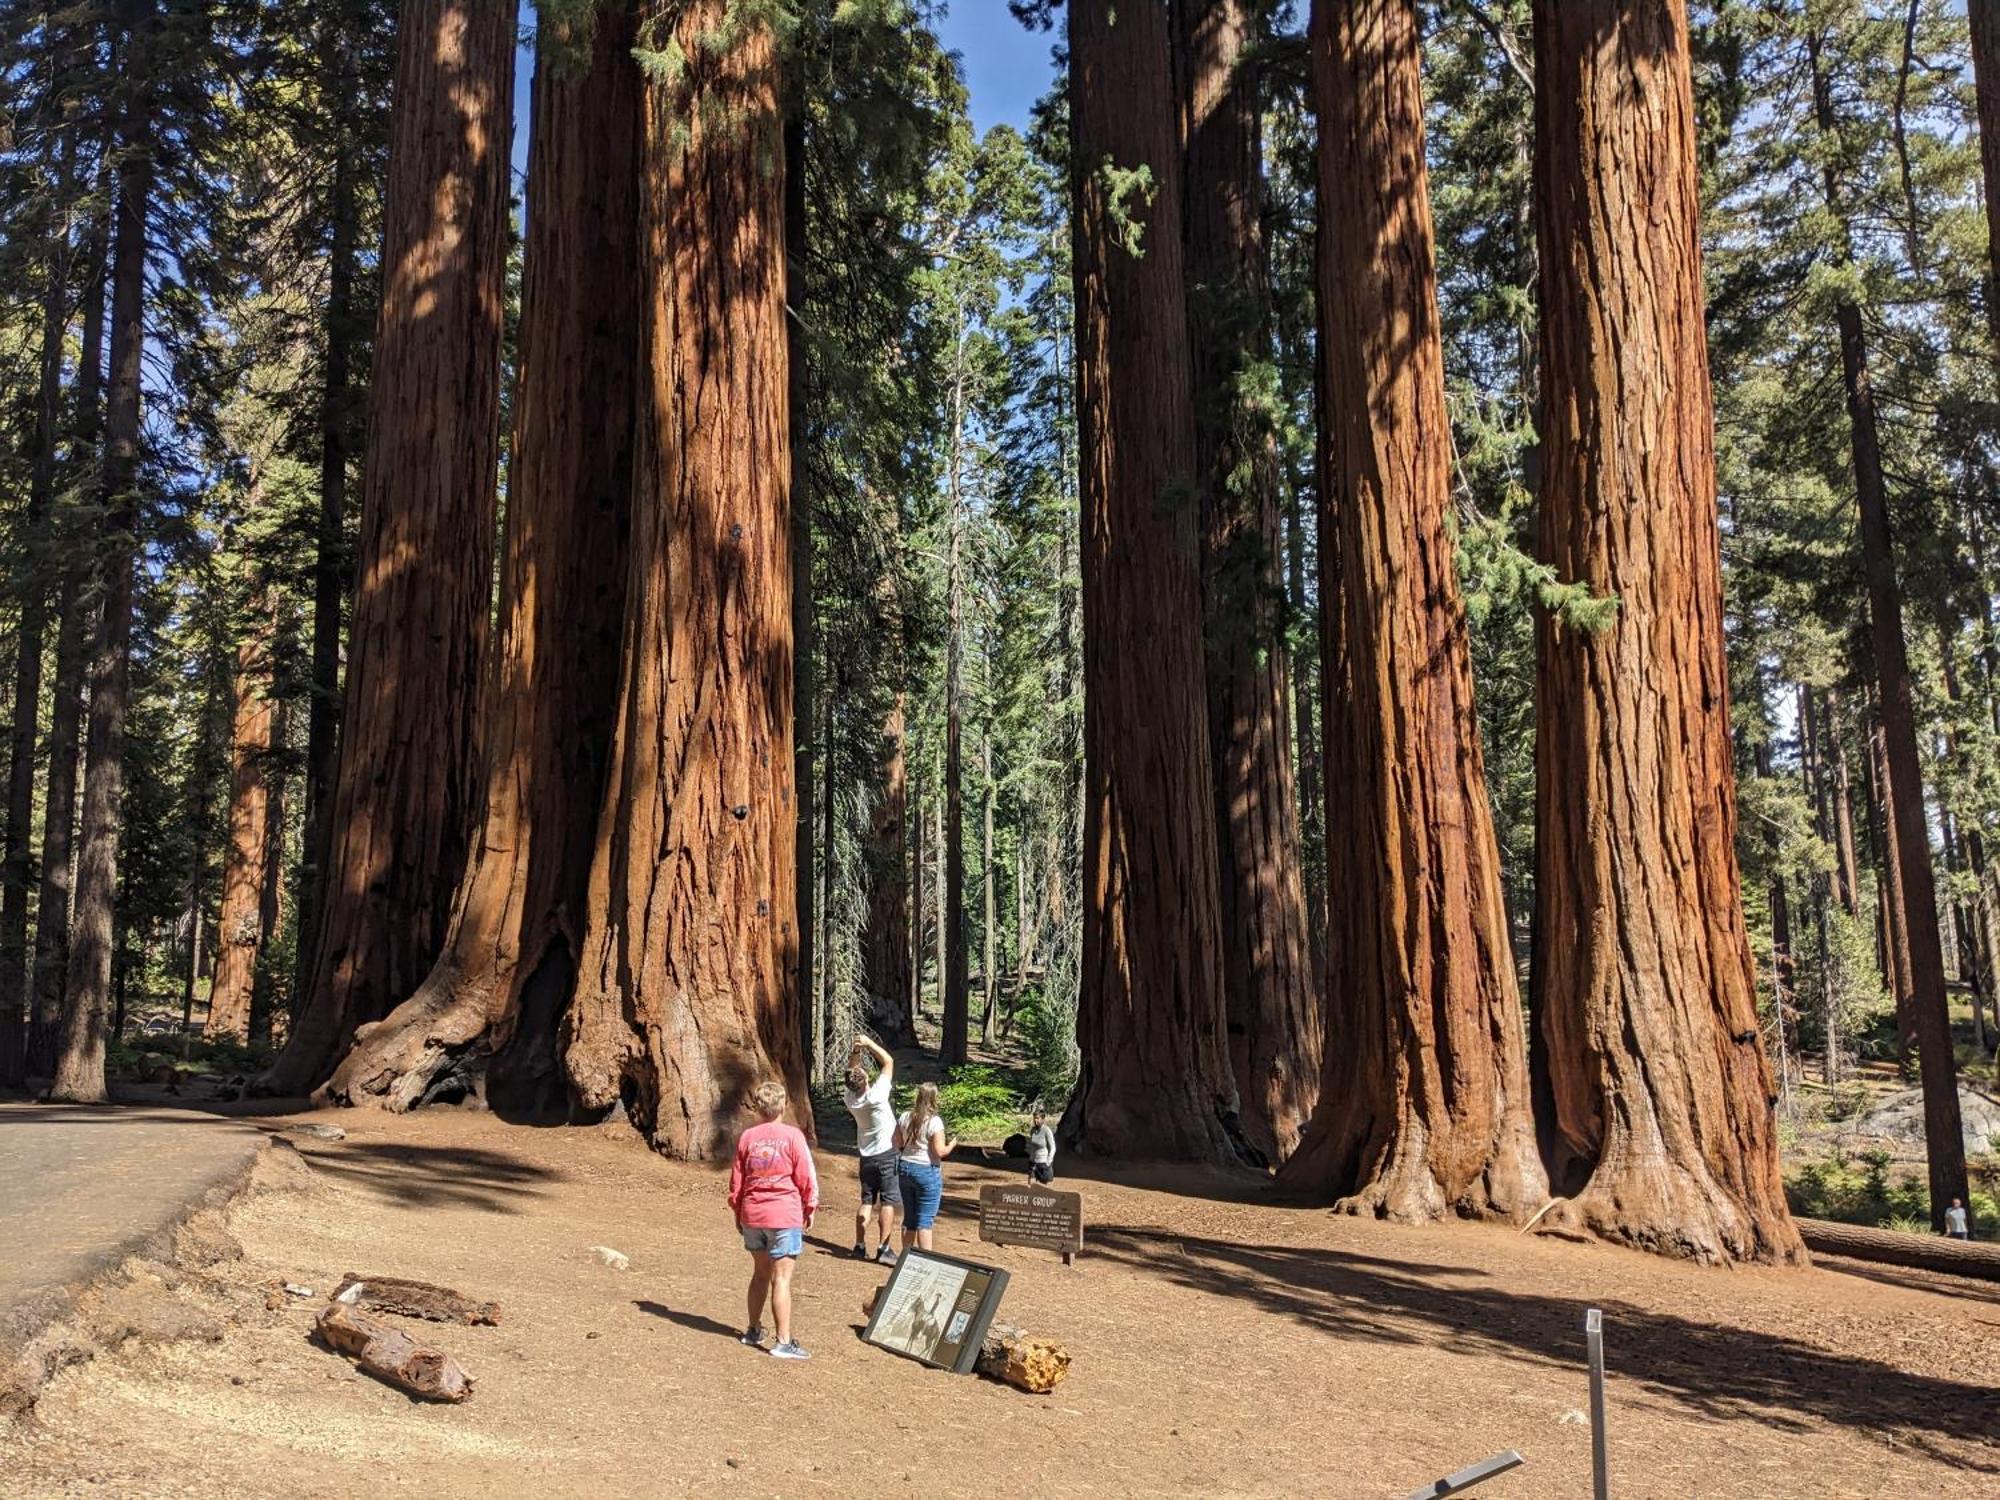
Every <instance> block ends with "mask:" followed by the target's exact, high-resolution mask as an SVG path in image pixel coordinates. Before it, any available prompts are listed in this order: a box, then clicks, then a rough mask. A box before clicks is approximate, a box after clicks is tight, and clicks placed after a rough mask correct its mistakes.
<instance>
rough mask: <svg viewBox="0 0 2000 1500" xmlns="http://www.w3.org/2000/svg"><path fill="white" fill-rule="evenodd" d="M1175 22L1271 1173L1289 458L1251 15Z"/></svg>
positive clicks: (1235, 999) (1183, 6) (1290, 800)
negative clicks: (1279, 426)
mask: <svg viewBox="0 0 2000 1500" xmlns="http://www.w3.org/2000/svg"><path fill="white" fill-rule="evenodd" d="M1178 12H1179V14H1178V22H1179V26H1178V31H1179V37H1178V40H1179V44H1180V47H1181V51H1182V56H1181V67H1180V75H1181V78H1182V83H1183V90H1184V97H1183V101H1182V103H1183V108H1184V111H1185V118H1184V131H1185V139H1186V147H1187V150H1186V167H1187V189H1186V225H1187V277H1188V290H1187V303H1188V327H1189V338H1190V345H1191V357H1192V361H1193V367H1194V414H1195V451H1196V459H1197V464H1198V472H1199V474H1200V476H1201V483H1202V503H1203V515H1202V533H1203V536H1202V541H1203V575H1204V579H1203V581H1204V586H1205V590H1206V613H1207V670H1208V716H1209V754H1210V758H1211V761H1212V763H1213V769H1214V778H1215V824H1216V852H1217V858H1218V867H1219V870H1220V875H1221V878H1220V897H1221V916H1222V939H1223V941H1222V973H1223V985H1224V993H1225V995H1226V1003H1227V1007H1228V1024H1229V1055H1230V1062H1231V1065H1232V1067H1233V1068H1234V1070H1235V1074H1236V1087H1237V1093H1238V1098H1239V1106H1238V1107H1239V1116H1240V1119H1241V1122H1242V1128H1243V1132H1244V1134H1245V1135H1246V1136H1248V1137H1249V1138H1250V1140H1251V1141H1252V1142H1254V1143H1255V1145H1256V1146H1257V1148H1258V1150H1260V1151H1261V1152H1262V1153H1263V1154H1264V1155H1265V1156H1266V1157H1267V1158H1268V1159H1269V1160H1271V1161H1274V1162H1275V1161H1282V1160H1283V1159H1284V1158H1285V1157H1287V1156H1289V1155H1290V1154H1291V1152H1292V1149H1293V1147H1295V1146H1296V1145H1297V1144H1298V1138H1299V1132H1300V1130H1302V1129H1303V1128H1304V1126H1305V1122H1306V1120H1307V1118H1308V1117H1309V1116H1310V1115H1311V1114H1312V1107H1313V1104H1314V1101H1315V1100H1316V1099H1317V1098H1318V1097H1319V1066H1320V1002H1319V992H1318V987H1317V985H1316V984H1315V982H1314V976H1313V965H1312V943H1311V939H1310V937H1309V936H1308V929H1307V925H1306V907H1305V888H1304V884H1303V876H1302V871H1301V861H1300V852H1299V821H1298V804H1297V800H1296V797H1295V794H1294V788H1293V782H1292V748H1291V723H1290V719H1291V702H1290V697H1291V692H1290V676H1291V655H1290V652H1289V651H1287V650H1286V646H1285V637H1284V620H1283V616H1282V613H1281V611H1280V610H1279V608H1278V601H1279V599H1280V598H1281V588H1282V585H1281V583H1280V580H1279V570H1278V550H1279V545H1280V537H1281V527H1282V522H1281V519H1280V516H1279V509H1278V472H1277V462H1276V452H1275V450H1274V447H1273V442H1274V434H1273V431H1272V416H1271V414H1269V413H1268V412H1265V411H1263V410H1261V409H1260V407H1259V402H1258V397H1257V395H1256V394H1255V392H1256V389H1257V387H1256V369H1257V367H1258V366H1259V365H1260V364H1262V363H1264V362H1266V361H1268V360H1269V359H1270V357H1271V352H1270V346H1271V327H1270V325H1271V297H1270V284H1269V272H1268V269H1267V265H1266V258H1265V253H1264V241H1263V230H1262V225H1261V224H1260V222H1259V216H1260V214H1261V211H1262V198H1263V186H1262V184H1263V176H1262V163H1261V161H1260V160H1259V159H1258V147H1259V132H1258V125H1257V110H1258V99H1257V80H1256V74H1255V71H1254V69H1253V67H1252V65H1251V63H1250V61H1249V57H1248V55H1247V49H1248V47H1249V44H1250V42H1251V20H1250V7H1249V5H1248V4H1247V3H1246V0H1179V5H1178Z"/></svg>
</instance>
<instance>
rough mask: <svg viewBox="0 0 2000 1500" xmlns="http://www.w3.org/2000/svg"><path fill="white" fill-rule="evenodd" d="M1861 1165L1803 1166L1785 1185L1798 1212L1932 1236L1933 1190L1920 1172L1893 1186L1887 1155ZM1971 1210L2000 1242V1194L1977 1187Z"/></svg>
mask: <svg viewBox="0 0 2000 1500" xmlns="http://www.w3.org/2000/svg"><path fill="white" fill-rule="evenodd" d="M1861 1163H1862V1165H1861V1167H1860V1169H1859V1170H1857V1169H1856V1168H1855V1167H1853V1166H1852V1165H1850V1164H1848V1163H1847V1162H1846V1161H1844V1160H1840V1159H1836V1160H1832V1161H1816V1162H1809V1163H1807V1164H1806V1165H1805V1166H1802V1167H1800V1168H1799V1169H1798V1170H1797V1171H1795V1172H1793V1173H1792V1174H1791V1176H1790V1177H1789V1178H1788V1179H1787V1180H1786V1183H1785V1198H1786V1200H1787V1201H1788V1202H1789V1203H1790V1204H1791V1207H1792V1212H1793V1213H1795V1214H1800V1215H1802V1216H1804V1217H1806V1218H1810V1219H1832V1220H1834V1221H1835V1222H1836V1223H1842V1224H1862V1225H1868V1226H1870V1227H1873V1228H1876V1229H1900V1230H1904V1231H1906V1232H1908V1233H1910V1234H1929V1233H1930V1232H1931V1195H1930V1188H1929V1187H1928V1185H1927V1184H1926V1183H1925V1182H1924V1181H1923V1180H1922V1179H1921V1178H1920V1177H1919V1176H1918V1175H1917V1174H1916V1173H1914V1172H1905V1173H1903V1174H1902V1175H1901V1176H1900V1177H1898V1178H1897V1179H1896V1180H1895V1181H1893V1182H1892V1181H1890V1178H1889V1165H1890V1158H1889V1154H1888V1153H1887V1152H1886V1151H1869V1152H1867V1153H1865V1154H1864V1155H1863V1156H1862V1158H1861ZM1970 1207H1971V1209H1972V1219H1973V1224H1974V1232H1975V1233H1976V1234H1977V1235H1978V1237H1979V1238H1980V1239H1982V1240H1990V1239H1995V1238H2000V1195H1996V1194H1995V1193H1992V1192H1987V1191H1981V1190H1980V1189H1978V1188H1974V1189H1973V1190H1972V1195H1971V1199H1970Z"/></svg>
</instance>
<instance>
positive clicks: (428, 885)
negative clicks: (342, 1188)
mask: <svg viewBox="0 0 2000 1500" xmlns="http://www.w3.org/2000/svg"><path fill="white" fill-rule="evenodd" d="M514 17H515V5H514V0H480V3H477V4H475V3H473V0H408V3H406V4H405V5H404V6H403V8H402V12H401V18H400V20H399V23H398V28H399V29H398V35H397V47H396V79H395V97H396V101H397V103H396V109H395V111H394V114H393V117H392V121H391V138H390V146H389V181H388V187H387V197H386V200H385V204H384V214H383V218H384V229H383V249H382V264H383V287H382V311H381V318H380V321H379V324H378V327H377V333H376V346H375V365H374V375H373V380H372V383H371V385H370V388H369V412H368V464H367V469H366V473H365V477H364V481H363V485H362V510H361V550H360V558H359V570H358V574H357V578H356V581H355V595H354V612H353V621H352V624H351V626H350V628H349V632H348V647H347V680H346V684H345V688H344V691H343V694H342V699H341V720H340V722H341V745H340V758H339V766H338V769H337V772H336V775H335V779H334V786H333V793H332V798H331V800H330V801H329V802H328V803H326V804H325V805H324V807H323V808H322V811H321V814H320V816H321V817H322V819H324V820H325V821H323V822H322V823H321V825H320V847H321V849H322V850H323V851H324V853H325V856H326V863H325V865H324V866H323V868H322V872H321V874H322V878H321V880H320V882H319V884H318V892H317V896H318V913H317V921H316V924H315V925H316V929H317V931H316V936H315V940H314V948H313V970H312V982H311V986H310V988H309V990H308V991H307V992H306V993H305V994H303V995H301V996H299V997H298V1004H299V1006H300V1010H299V1013H298V1017H297V1021H296V1024H295V1025H294V1027H293V1029H292V1035H291V1040H290V1041H289V1042H288V1043H287V1045H286V1047H285V1050H284V1052H283V1054H281V1055H280V1057H279V1058H278V1061H277V1062H276V1063H275V1064H274V1065H273V1067H272V1069H271V1071H270V1072H269V1073H268V1074H267V1075H266V1076H265V1077H264V1078H263V1079H262V1080H260V1084H259V1087H260V1089H262V1090H263V1091H267V1092H272V1093H295V1092H299V1091H302V1090H305V1089H309V1088H311V1087H313V1086H314V1085H315V1084H318V1083H319V1082H321V1081H322V1080H324V1079H325V1078H326V1076H327V1074H328V1073H329V1072H330V1071H331V1070H332V1069H333V1066H334V1064H335V1063H337V1062H338V1061H339V1060H340V1058H341V1056H342V1055H343V1054H344V1053H345V1052H346V1050H347V1046H348V1043H349V1041H350V1040H351V1039H352V1038H353V1035H354V1031H355V1028H356V1027H357V1026H359V1025H361V1024H363V1023H365V1022H368V1021H373V1020H377V1019H379V1018H380V1017H381V1016H382V1015H384V1014H385V1013H386V1012H387V1011H388V1010H389V1008H390V1007H391V1006H393V1005H394V1004H395V1003H396V1002H397V1000H398V999H400V998H402V997H405V996H408V995H410V994H411V993H413V992H414V991H415V990H416V988H417V986H418V985H419V984H420V983H422V981H423V979H424V977H425V975H427V974H428V973H429V972H430V968H431V964H432V963H433V962H434V961H435V960H436V958H437V956H438V953H439V950H440V947H441V945H442V943H443V941H444V937H445V932H446V925H447V922H448V920H449V918H450V916H451V913H452V910H453V906H454V902H453V897H454V893H455V891H456V890H457V887H458V882H459V877H460V875H461V874H462V872H463V870H464V868H465V857H466V844H467V839H468V837H469V835H470V834H471V832H472V826H473V820H474V817H475V816H476V814H477V813H478V811H479V807H478V794H479V790H480V777H479V770H480V761H479V759H478V754H477V751H478V743H479V741H478V727H479V726H478V716H477V708H478V696H479V687H480V669H481V661H482V657H483V655H484V652H485V649H486V635H487V616H488V613H489V611H490V606H491V591H492V585H493V517H494V503H495V490H496V482H497V479H498V468H499V458H500V454H499V445H500V432H499V425H500V363H501V335H502V324H503V317H504V311H505V301H506V295H505V294H506V286H505V263H506V251H507V207H508V186H509V182H508V144H509V136H510V122H511V119H512V110H513V79H514V40H515V38H514ZM413 393H421V397H420V398H419V397H417V396H415V395H413Z"/></svg>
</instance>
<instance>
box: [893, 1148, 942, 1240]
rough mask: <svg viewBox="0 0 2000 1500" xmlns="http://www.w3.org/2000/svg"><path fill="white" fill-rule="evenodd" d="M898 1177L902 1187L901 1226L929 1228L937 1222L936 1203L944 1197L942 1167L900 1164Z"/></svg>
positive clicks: (909, 1163)
mask: <svg viewBox="0 0 2000 1500" xmlns="http://www.w3.org/2000/svg"><path fill="white" fill-rule="evenodd" d="M898 1178H899V1180H900V1182H901V1184H902V1189H903V1227H904V1228H905V1229H929V1228H930V1227H931V1225H933V1224H935V1223H937V1213H938V1203H939V1201H940V1200H941V1199H942V1198H943V1197H944V1169H943V1168H942V1167H933V1166H918V1165H917V1164H916V1163H915V1162H911V1161H906V1162H903V1163H901V1164H900V1166H899V1170H898Z"/></svg>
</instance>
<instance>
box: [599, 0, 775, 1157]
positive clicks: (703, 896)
mask: <svg viewBox="0 0 2000 1500" xmlns="http://www.w3.org/2000/svg"><path fill="white" fill-rule="evenodd" d="M728 9H729V7H728V6H727V5H726V4H725V3H724V0H693V3H689V4H685V5H672V6H664V5H657V4H655V5H651V6H649V7H648V8H647V10H646V11H644V12H642V15H643V16H644V17H645V20H644V21H642V34H643V26H644V25H645V24H646V23H647V22H653V23H657V27H658V29H659V31H660V33H661V36H662V38H663V40H664V39H665V38H668V37H670V38H671V40H672V42H673V44H674V45H675V47H676V49H677V50H678V51H679V53H680V54H681V56H682V58H683V62H682V66H681V67H680V68H679V69H678V71H677V72H676V73H675V74H674V76H672V77H671V78H663V77H652V78H648V79H647V80H645V82H644V84H643V86H642V104H641V114H642V122H643V123H642V134H641V162H642V178H641V196H640V225H641V237H640V238H641V267H642V278H641V286H642V288H643V293H642V296H643V305H642V309H641V316H640V320H639V327H640V333H641V372H642V373H641V380H642V390H641V396H640V400H639V405H638V412H639V417H638V422H639V428H638V433H637V437H636V452H635V456H634V460H633V488H632V496H633V506H632V523H631V524H632V546H631V548H630V559H631V569H632V571H631V576H630V579H629V581H628V585H627V590H628V592H627V597H626V604H625V624H624V641H623V668H622V673H621V679H620V686H619V693H620V696H619V704H618V715H617V733H616V737H615V739H614V741H613V747H612V765H611V772H610V779H609V786H608V790H607V792H606V796H605V799H604V808H603V813H602V816H601V818H600V821H599V822H598V825H597V847H596V854H595V857H594V859H593V861H592V865H591V871H590V882H589V900H588V907H587V911H588V921H587V923H586V925H585V936H584V946H583V962H582V970H581V978H580V980H579V983H578V989H577V997H576V1000H575V1002H574V1004H573V1005H572V1006H571V1008H570V1022H569V1026H568V1027H567V1030H566V1046H565V1057H564V1061H565V1065H566V1067H567V1070H568V1073H569V1076H570V1080H571V1083H572V1085H573V1087H574V1088H575V1090H576V1092H577V1095H578V1096H579V1099H580V1101H581V1102H582V1103H583V1104H584V1105H586V1106H588V1107H592V1108H598V1109H608V1108H609V1107H611V1106H612V1105H614V1104H616V1103H618V1102H620V1100H621V1099H622V1100H623V1102H624V1103H625V1105H626V1108H627V1110H628V1111H629V1113H630V1115H631V1118H632V1120H633V1122H634V1123H635V1124H636V1125H637V1126H638V1127H639V1128H640V1129H641V1130H643V1131H644V1132H645V1133H646V1134H647V1135H648V1136H649V1137H651V1139H652V1141H653V1144H654V1145H655V1146H656V1147H657V1148H658V1149H660V1150H662V1151H664V1152H667V1153H668V1154H670V1155H674V1156H681V1157H695V1158H712V1157H715V1156H717V1155H719V1154H720V1153H722V1152H723V1151H725V1150H727V1148H728V1145H729V1141H730V1139H731V1136H732V1134H733V1131H734V1128H735V1127H736V1126H737V1124H739V1123H740V1119H741V1114H740V1111H741V1109H742V1107H743V1105H744V1103H745V1101H746V1099H747V1097H748V1094H749V1092H750V1091H751V1090H752V1089H753V1088H755V1087H756V1085H757V1084H758V1083H759V1082H760V1081H761V1080H763V1079H765V1078H770V1077H776V1078H778V1079H780V1080H781V1081H782V1082H783V1083H784V1084H785V1086H786V1088H787V1089H788V1090H789V1091H790V1093H791V1098H792V1110H793V1115H794V1118H795V1119H796V1120H797V1121H798V1123H799V1124H800V1125H802V1126H804V1127H805V1128H806V1129H807V1130H810V1129H811V1127H812V1110H811V1105H810V1101H809V1100H808V1099H807V1097H806V1070H805V1059H804V1056H803V1049H802V1047H801V1045H800V1044H801V1040H802V1038H801V1035H800V1026H799V1021H798V1016H797V1013H796V1011H795V1009H794V1007H795V1005H797V1004H798V1001H799V996H798V994H797V989H796V982H797V981H798V980H799V978H800V976H798V975H797V973H796V962H797V958H796V955H797V943H798V931H797V926H796V923H797V908H796V906H795V904H794V903H795V898H796V882H797V879H798V874H799V872H798V870H797V868H796V864H797V846H796V844H795V842H794V837H793V834H794V828H793V819H794V818H795V817H796V815H797V806H796V800H795V794H794V790H793V786H792V778H793V775H794V768H795V762H794V760H793V755H792V733H793V728H792V711H793V704H792V686H793V677H792V667H793V663H792V562H791V537H790V520H791V517H790V504H789V498H790V497H789V491H790V476H791V461H790V451H789V437H790V434H789V422H788V401H787V384H788V381H787V369H786V365H787V360H786V334H785V267H784V250H785V236H784V224H783V217H784V215H783V203H784V175H785V174H784V165H783V155H782V152H781V150H780V143H779V133H780V117H779V104H778V100H779V79H778V61H777V46H776V43H775V40H774V39H773V37H772V36H771V34H770V32H769V30H768V29H767V28H765V27H764V26H762V25H761V24H752V25H750V26H749V27H747V28H746V29H744V30H742V31H741V32H739V33H737V34H734V35H732V34H731V33H730V31H729V30H728V28H727V27H726V26H725V25H724V24H723V23H724V16H725V12H726V11H728Z"/></svg>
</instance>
